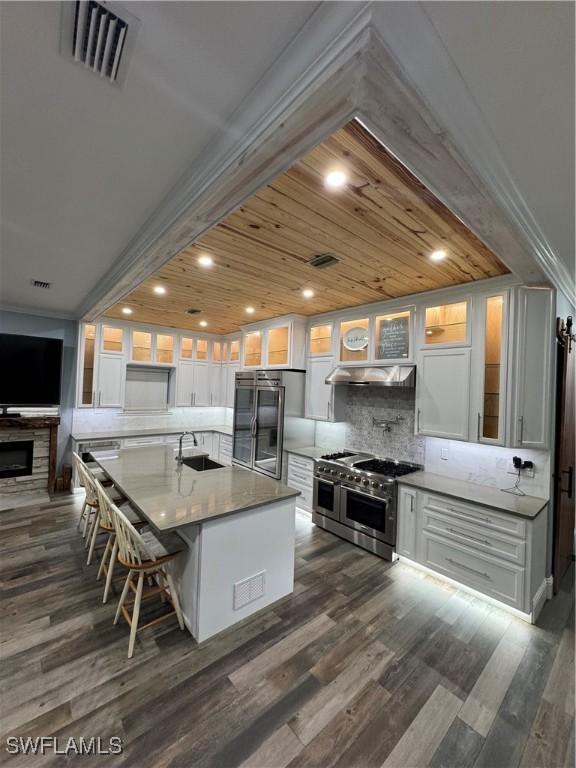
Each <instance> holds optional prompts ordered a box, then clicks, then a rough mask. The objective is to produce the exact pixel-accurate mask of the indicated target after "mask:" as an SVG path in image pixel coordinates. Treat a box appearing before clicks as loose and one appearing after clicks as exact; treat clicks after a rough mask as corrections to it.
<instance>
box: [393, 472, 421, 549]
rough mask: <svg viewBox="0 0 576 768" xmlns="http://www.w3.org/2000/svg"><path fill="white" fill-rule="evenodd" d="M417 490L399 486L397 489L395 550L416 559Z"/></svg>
mask: <svg viewBox="0 0 576 768" xmlns="http://www.w3.org/2000/svg"><path fill="white" fill-rule="evenodd" d="M417 515H418V510H417V492H416V490H415V489H412V488H405V487H403V486H400V487H399V489H398V530H397V533H396V551H397V552H398V554H399V555H404V557H409V558H410V559H411V560H417V553H416V552H417V549H416V547H417V531H418V518H417Z"/></svg>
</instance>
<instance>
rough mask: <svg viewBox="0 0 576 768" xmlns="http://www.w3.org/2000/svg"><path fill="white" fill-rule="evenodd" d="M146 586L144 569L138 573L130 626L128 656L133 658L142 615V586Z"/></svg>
mask: <svg viewBox="0 0 576 768" xmlns="http://www.w3.org/2000/svg"><path fill="white" fill-rule="evenodd" d="M143 586H144V571H140V573H139V574H138V584H137V586H136V598H135V600H134V607H133V609H132V626H131V627H130V642H129V643H128V658H129V659H131V658H132V654H133V653H134V643H135V642H136V632H137V631H138V617H139V616H140V603H141V601H142V587H143Z"/></svg>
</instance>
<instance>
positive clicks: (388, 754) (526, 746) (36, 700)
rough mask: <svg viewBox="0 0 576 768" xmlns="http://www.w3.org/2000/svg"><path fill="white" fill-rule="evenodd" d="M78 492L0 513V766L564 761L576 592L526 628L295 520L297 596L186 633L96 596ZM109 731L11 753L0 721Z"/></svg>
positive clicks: (15, 728)
mask: <svg viewBox="0 0 576 768" xmlns="http://www.w3.org/2000/svg"><path fill="white" fill-rule="evenodd" d="M80 502H81V499H79V498H78V497H61V498H59V499H54V500H53V501H52V503H51V504H49V505H46V506H41V507H29V508H26V509H15V510H13V511H8V512H3V513H1V514H0V529H1V532H2V536H1V540H0V548H1V549H0V551H1V553H2V558H1V563H0V568H1V589H2V598H3V599H2V667H1V673H0V674H1V677H2V691H3V696H2V709H3V711H2V727H3V739H2V755H3V758H4V762H5V764H7V765H26V766H37V765H38V766H40V765H42V766H44V765H46V766H64V765H76V764H78V763H79V762H81V761H82V762H83V764H84V763H86V764H90V765H98V766H99V768H100V766H135V767H138V768H146V767H147V766H154V767H155V768H157V767H160V766H174V767H176V766H179V767H181V768H192V767H193V768H204V767H206V768H208V767H213V768H228V767H230V768H231V767H232V766H243V768H247V767H248V766H250V767H251V768H281V767H283V766H290V768H309V767H311V766H317V768H332V766H334V767H335V768H336V767H337V768H348V767H352V766H357V767H358V768H360V767H362V768H372V767H373V768H379V767H380V766H385V767H386V768H392V767H395V768H420V767H421V766H432V767H433V768H468V767H470V768H471V767H472V766H474V767H475V768H480V767H482V768H500V767H501V768H514V766H520V767H521V768H528V767H530V768H536V767H541V768H559V767H560V766H572V765H574V591H573V573H572V572H570V573H569V575H568V578H567V579H566V581H565V584H564V588H563V589H562V590H561V591H560V593H559V594H558V596H557V597H555V598H554V600H552V601H550V602H549V603H547V604H546V606H545V608H544V611H543V613H542V615H541V618H540V620H539V624H538V626H537V627H531V626H529V625H527V624H525V623H524V622H522V621H520V620H517V619H515V618H513V617H511V616H510V615H509V614H508V613H506V612H504V611H501V610H499V609H497V608H493V607H491V606H490V605H488V604H487V603H484V602H483V601H481V600H478V599H475V598H473V597H471V596H470V595H467V594H465V593H464V592H460V591H457V590H455V589H453V588H452V587H449V586H446V585H445V584H442V583H441V582H439V581H436V580H434V579H432V578H429V577H427V576H424V575H423V574H421V573H419V572H417V571H413V570H412V569H410V568H409V567H407V566H404V565H401V564H395V565H392V564H390V563H386V562H384V561H382V560H380V559H378V558H376V557H374V556H372V555H370V554H368V553H366V552H363V551H362V550H360V549H356V548H354V547H353V546H351V545H350V544H347V543H346V542H343V541H340V540H339V539H337V538H335V537H333V536H331V535H330V534H328V533H326V532H324V531H321V530H320V529H316V528H315V527H314V526H312V524H311V523H310V522H309V520H308V519H307V518H306V517H305V516H304V515H299V517H298V530H297V560H296V590H295V592H294V594H293V595H292V596H290V597H289V598H286V599H284V600H283V601H281V602H280V603H277V604H276V605H275V606H273V607H272V608H269V609H266V610H264V611H262V612H261V613H259V614H257V615H256V616H254V617H252V618H251V619H249V620H246V621H245V622H243V623H242V624H240V625H238V626H236V627H235V628H233V629H231V630H228V631H227V632H225V633H223V634H221V635H219V636H217V637H216V638H213V639H211V640H209V641H208V642H206V643H205V644H204V645H202V646H200V647H199V646H198V645H197V644H196V643H195V642H194V641H193V640H192V638H191V637H190V635H189V634H188V633H185V632H181V631H180V630H179V629H178V628H177V625H176V623H174V624H173V625H172V624H170V623H165V624H162V625H159V626H158V627H157V628H154V629H152V630H149V631H146V632H144V633H142V634H141V635H140V636H139V638H138V640H137V645H136V650H135V654H134V658H133V659H132V660H130V661H129V660H128V659H127V658H126V653H127V647H128V628H127V626H126V625H125V624H120V625H118V626H114V625H113V624H112V619H113V615H114V611H115V602H116V601H115V599H112V600H110V601H109V603H108V604H107V605H102V603H101V598H102V585H101V584H100V583H97V582H96V580H95V577H96V571H97V567H98V566H97V564H94V565H92V566H90V567H86V566H85V551H84V549H83V546H82V539H81V537H80V535H79V533H78V532H77V531H76V521H77V518H78V514H79V509H80ZM10 735H11V736H22V737H24V736H28V735H30V736H57V737H58V738H59V742H58V743H59V744H61V743H62V742H64V741H65V740H66V739H68V737H71V736H73V737H75V738H76V739H78V738H79V737H81V736H83V737H85V738H86V739H88V738H90V737H92V736H94V737H101V738H102V739H104V740H107V739H108V738H109V737H111V736H117V737H120V738H121V739H122V741H123V753H122V754H121V755H117V756H113V755H110V756H100V757H78V756H75V755H73V754H71V755H68V756H66V757H64V756H54V755H53V754H51V753H48V754H46V755H43V756H42V755H37V756H35V757H31V756H27V757H23V756H10V755H8V754H7V753H6V752H5V745H6V738H7V737H8V736H10Z"/></svg>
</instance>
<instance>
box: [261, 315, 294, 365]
mask: <svg viewBox="0 0 576 768" xmlns="http://www.w3.org/2000/svg"><path fill="white" fill-rule="evenodd" d="M289 349H290V326H289V325H280V326H278V327H277V328H269V329H268V330H267V331H266V364H267V367H268V368H275V367H276V366H283V365H288V362H289V354H290V353H289Z"/></svg>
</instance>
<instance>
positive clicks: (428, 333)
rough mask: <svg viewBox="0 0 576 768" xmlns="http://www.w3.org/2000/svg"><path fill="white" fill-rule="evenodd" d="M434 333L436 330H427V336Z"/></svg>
mask: <svg viewBox="0 0 576 768" xmlns="http://www.w3.org/2000/svg"><path fill="white" fill-rule="evenodd" d="M433 333H434V331H426V336H432V334H433Z"/></svg>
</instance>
